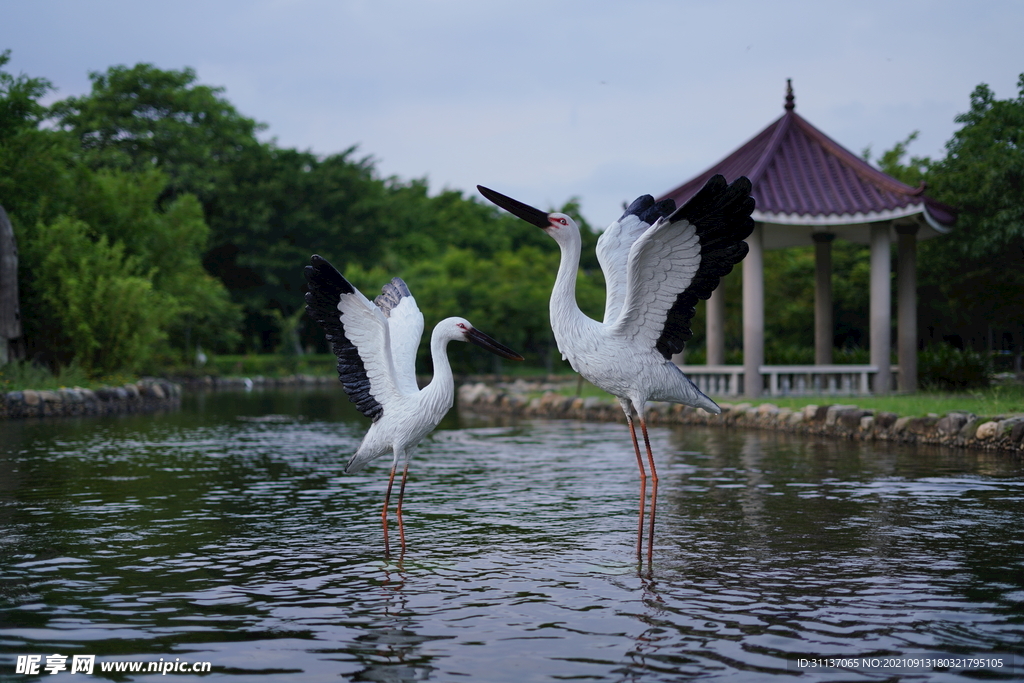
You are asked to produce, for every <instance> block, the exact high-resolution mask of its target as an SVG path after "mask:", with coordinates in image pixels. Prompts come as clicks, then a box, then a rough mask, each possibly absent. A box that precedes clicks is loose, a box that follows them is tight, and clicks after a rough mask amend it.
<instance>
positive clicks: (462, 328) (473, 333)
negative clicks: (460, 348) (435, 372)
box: [434, 317, 523, 360]
mask: <svg viewBox="0 0 1024 683" xmlns="http://www.w3.org/2000/svg"><path fill="white" fill-rule="evenodd" d="M434 334H435V335H437V334H440V335H441V336H442V337H443V338H444V339H448V340H450V341H463V342H469V343H470V344H476V345H477V346H479V347H480V348H482V349H487V350H488V351H490V352H491V353H493V354H494V355H496V356H501V357H502V358H508V359H509V360H523V357H522V356H520V355H519V354H518V353H516V352H515V351H513V350H512V349H510V348H508V347H507V346H505V345H504V344H499V343H498V342H496V341H495V340H493V339H491V338H490V337H488V336H487V335H486V334H484V333H483V332H481V331H480V330H478V329H476V328H475V327H473V323H471V322H469V321H468V320H466V319H465V318H458V317H455V318H445V319H444V320H442V321H441V322H439V323H438V324H437V326H436V327H435V328H434Z"/></svg>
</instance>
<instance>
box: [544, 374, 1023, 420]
mask: <svg viewBox="0 0 1024 683" xmlns="http://www.w3.org/2000/svg"><path fill="white" fill-rule="evenodd" d="M576 388H577V385H576V384H575V383H572V384H566V385H565V386H563V387H562V388H561V389H560V390H559V391H560V393H563V394H565V395H567V396H572V395H575V394H576V393H577V391H576ZM579 393H580V395H581V396H583V397H587V396H604V397H608V398H611V397H610V395H609V394H608V393H606V392H604V391H602V390H601V389H598V388H597V387H595V386H594V385H592V384H591V383H590V382H583V385H582V387H581V391H580V392H579ZM712 398H714V399H715V400H716V401H717V402H719V403H732V404H738V403H751V404H753V405H760V404H762V403H772V404H774V405H777V406H779V407H780V408H802V407H803V406H806V405H835V404H846V405H855V406H860V407H861V408H865V409H868V410H884V411H888V412H892V413H896V414H897V415H901V416H902V415H906V416H915V415H921V416H923V415H928V414H929V413H934V414H936V415H945V414H946V413H948V412H951V411H963V412H969V413H974V414H976V415H985V416H994V415H1006V414H1010V413H1024V385H1020V384H1014V385H1002V386H992V387H989V388H987V389H983V390H978V391H972V392H969V393H963V394H940V393H928V392H919V393H916V394H906V395H892V396H801V397H789V398H783V397H771V396H762V397H761V398H759V399H756V400H751V399H747V398H744V397H742V396H735V397H730V396H712Z"/></svg>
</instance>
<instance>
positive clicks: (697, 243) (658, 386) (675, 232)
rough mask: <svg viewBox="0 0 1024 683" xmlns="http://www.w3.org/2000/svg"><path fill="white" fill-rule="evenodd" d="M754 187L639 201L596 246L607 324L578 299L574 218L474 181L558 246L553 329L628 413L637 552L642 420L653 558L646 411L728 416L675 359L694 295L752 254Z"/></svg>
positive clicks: (643, 485) (737, 185) (707, 291)
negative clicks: (660, 404) (662, 408)
mask: <svg viewBox="0 0 1024 683" xmlns="http://www.w3.org/2000/svg"><path fill="white" fill-rule="evenodd" d="M750 187H751V186H750V181H749V180H748V179H747V178H740V179H739V180H737V181H736V182H734V183H733V184H732V185H728V184H727V183H726V181H725V178H723V177H722V176H720V175H716V176H715V177H713V178H711V180H709V181H708V182H707V184H706V185H705V186H704V187H703V188H702V189H701V190H700V192H698V193H697V194H696V195H694V197H693V198H692V199H690V200H689V201H688V202H686V204H685V205H683V206H682V207H680V208H679V209H676V208H675V203H674V202H673V201H672V200H671V199H666V200H663V201H661V202H655V201H654V199H653V198H652V197H651V196H650V195H644V196H642V197H640V198H638V199H637V200H636V201H634V202H633V203H632V204H631V205H630V206H629V208H627V209H626V212H625V213H624V214H623V215H622V217H621V218H619V220H617V221H615V222H614V223H612V224H611V225H610V226H609V227H608V229H607V230H605V231H604V233H602V235H601V237H600V238H599V239H598V242H597V258H598V261H599V262H600V264H601V269H602V270H603V271H604V275H605V280H606V283H607V297H606V303H605V313H604V320H603V321H601V322H599V321H597V320H594V319H592V318H590V317H588V316H587V315H585V314H584V313H583V312H582V311H581V310H580V309H579V306H578V305H577V304H576V272H577V270H578V268H579V260H580V250H581V247H582V240H581V238H580V231H579V227H578V226H577V225H576V222H575V221H573V219H572V218H570V217H569V216H567V215H565V214H563V213H548V212H546V211H541V210H539V209H535V208H533V207H532V206H529V205H527V204H524V203H522V202H520V201H517V200H515V199H512V198H511V197H507V196H505V195H503V194H500V193H498V192H495V191H494V190H490V189H488V188H486V187H482V186H479V185H478V186H477V189H479V190H480V192H481V194H483V196H484V197H486V198H487V199H489V200H490V201H492V202H494V203H495V204H497V205H498V206H500V207H501V208H503V209H505V210H506V211H508V212H510V213H512V214H513V215H515V216H518V217H519V218H522V219H523V220H525V221H527V222H528V223H531V224H533V225H536V226H537V227H539V228H541V229H542V230H544V232H546V233H547V234H548V235H550V236H551V237H552V238H553V239H554V240H555V242H557V243H558V246H559V247H560V248H561V251H562V259H561V263H560V264H559V267H558V275H557V277H556V278H555V285H554V288H553V289H552V292H551V301H550V314H551V329H552V331H553V332H554V334H555V341H556V342H557V344H558V349H559V351H561V353H562V357H563V358H565V359H567V360H568V361H569V364H570V365H572V368H573V369H574V370H575V371H576V372H578V373H579V374H580V375H582V376H583V377H584V378H586V379H587V380H588V381H590V382H591V383H592V384H594V385H596V386H598V387H600V388H601V389H604V390H605V391H607V392H608V393H610V394H612V395H614V396H616V397H617V398H618V399H619V404H620V405H621V406H622V411H623V412H624V413H625V414H626V422H627V423H628V424H629V431H630V435H631V436H632V439H633V450H634V451H635V453H636V461H637V466H638V467H639V470H640V520H639V524H638V528H637V555H638V556H640V554H641V552H642V546H643V532H644V509H645V507H646V504H645V503H646V498H647V494H646V490H647V474H646V472H645V471H644V463H643V458H642V457H641V454H640V445H639V443H638V442H637V437H636V428H635V427H634V425H633V415H632V414H633V412H635V413H636V415H637V416H638V417H639V420H640V430H641V432H642V433H643V438H644V446H645V447H646V450H647V462H648V464H649V466H650V470H651V481H652V491H651V512H650V518H649V520H650V521H649V531H648V535H647V537H648V540H647V558H648V562H650V560H651V557H652V554H653V545H654V516H655V506H656V503H657V498H658V474H657V470H656V469H655V467H654V456H653V454H652V453H651V444H650V440H649V438H648V436H647V422H646V419H645V418H644V409H645V406H646V404H647V402H648V401H671V402H674V403H683V404H685V405H689V406H694V407H696V408H703V409H704V410H706V411H708V412H710V413H716V414H717V413H721V412H722V410H721V408H719V407H718V405H717V404H716V403H715V402H714V401H712V400H711V399H710V398H708V397H707V396H705V395H704V394H703V393H702V392H701V391H700V390H699V389H698V388H697V387H696V386H694V384H693V383H692V382H691V381H690V380H689V379H688V378H687V377H686V375H684V374H683V372H682V371H681V370H680V369H679V367H678V366H676V365H675V364H674V363H673V362H672V360H671V358H672V356H673V354H676V353H679V352H680V351H682V350H683V345H684V343H685V342H686V341H687V340H689V339H690V337H692V336H693V332H692V331H691V330H690V321H691V319H692V318H693V315H694V307H695V306H696V304H697V301H698V300H699V299H707V298H708V297H710V296H711V293H712V292H713V291H714V290H715V288H716V287H718V283H719V281H720V280H721V279H722V277H724V276H725V275H726V274H727V273H729V271H730V270H732V267H733V266H734V265H735V264H737V263H739V262H740V261H741V260H742V259H743V257H744V256H746V254H747V244H746V242H744V241H743V240H744V239H745V238H746V237H747V236H749V235H750V233H751V232H752V231H753V229H754V221H753V219H752V218H751V217H750V215H751V213H752V212H753V210H754V199H753V198H752V197H751V196H750Z"/></svg>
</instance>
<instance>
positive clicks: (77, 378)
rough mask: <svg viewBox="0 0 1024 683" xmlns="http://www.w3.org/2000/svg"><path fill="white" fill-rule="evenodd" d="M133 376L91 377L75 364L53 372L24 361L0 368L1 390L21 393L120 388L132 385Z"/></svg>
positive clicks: (134, 378)
mask: <svg viewBox="0 0 1024 683" xmlns="http://www.w3.org/2000/svg"><path fill="white" fill-rule="evenodd" d="M136 379H137V378H136V377H135V376H134V375H126V374H114V375H104V376H102V377H90V376H89V375H88V373H86V372H85V371H84V370H82V369H81V368H80V367H78V366H77V365H69V366H67V367H62V368H60V369H59V370H58V371H57V372H56V373H54V372H52V371H51V370H50V369H49V368H47V367H45V366H40V365H35V364H33V363H29V362H26V361H14V362H12V363H8V364H7V365H3V366H0V391H3V392H7V391H23V390H25V389H37V390H43V391H46V390H54V389H61V388H63V387H83V388H85V389H95V388H96V387H100V386H120V385H122V384H125V383H127V382H134V381H135V380H136Z"/></svg>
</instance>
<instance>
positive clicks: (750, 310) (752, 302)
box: [743, 223, 764, 398]
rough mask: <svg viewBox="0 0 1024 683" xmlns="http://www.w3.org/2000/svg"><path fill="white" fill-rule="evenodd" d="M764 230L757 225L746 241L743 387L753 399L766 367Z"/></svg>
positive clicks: (755, 396)
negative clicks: (764, 366)
mask: <svg viewBox="0 0 1024 683" xmlns="http://www.w3.org/2000/svg"><path fill="white" fill-rule="evenodd" d="M763 239H764V226H763V224H761V223H758V224H757V225H755V226H754V232H752V233H750V237H748V238H747V246H749V247H750V251H749V252H748V253H747V257H746V258H745V259H743V385H744V393H745V394H746V395H747V396H748V397H750V398H757V397H758V396H760V395H761V384H762V381H761V371H760V368H761V366H762V365H764V249H763V244H764V242H763Z"/></svg>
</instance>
